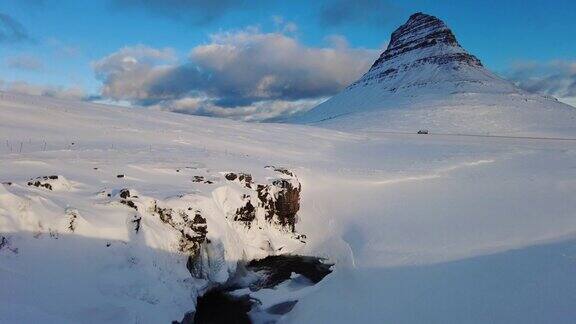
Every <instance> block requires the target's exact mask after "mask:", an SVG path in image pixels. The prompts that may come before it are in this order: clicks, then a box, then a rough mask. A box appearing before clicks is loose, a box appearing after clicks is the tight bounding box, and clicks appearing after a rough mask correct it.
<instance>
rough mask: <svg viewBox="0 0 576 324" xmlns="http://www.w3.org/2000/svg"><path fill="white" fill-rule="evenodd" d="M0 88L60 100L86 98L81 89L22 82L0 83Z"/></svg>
mask: <svg viewBox="0 0 576 324" xmlns="http://www.w3.org/2000/svg"><path fill="white" fill-rule="evenodd" d="M0 88H1V89H2V90H4V91H9V92H14V93H21V94H28V95H35V96H46V97H53V98H60V99H72V100H82V99H83V98H85V97H86V93H85V92H84V90H83V89H81V88H78V87H68V88H67V87H58V86H49V85H38V84H31V83H28V82H23V81H14V82H2V81H0Z"/></svg>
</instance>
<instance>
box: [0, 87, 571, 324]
mask: <svg viewBox="0 0 576 324" xmlns="http://www.w3.org/2000/svg"><path fill="white" fill-rule="evenodd" d="M553 126H554V125H553ZM0 144H1V145H0V182H1V183H2V184H0V236H1V240H2V241H1V243H0V287H1V289H0V300H2V303H0V322H2V323H4V322H6V323H38V322H50V323H95V322H97V323H101V322H117V323H135V322H137V323H162V322H164V323H166V322H169V321H171V320H181V319H182V318H183V317H184V314H185V313H187V312H189V311H193V310H194V309H196V296H197V295H199V294H202V293H204V292H205V291H206V289H207V288H208V287H210V286H213V285H216V284H219V283H222V282H224V281H228V280H229V279H231V277H234V276H241V273H240V272H238V271H236V269H237V266H238V264H239V263H238V262H239V261H240V264H242V261H248V260H251V259H258V258H261V257H265V256H267V255H278V254H285V253H293V254H300V255H312V256H320V257H326V258H328V260H329V262H332V263H335V265H334V267H333V270H334V271H333V273H331V274H330V275H328V276H327V277H325V278H324V279H323V280H322V281H320V282H318V283H317V284H315V285H313V284H311V283H310V282H309V281H308V280H306V279H305V278H303V277H302V276H301V275H297V274H292V275H291V276H290V277H289V278H290V279H288V280H287V281H284V282H282V283H280V284H278V285H277V286H276V287H275V289H269V288H264V289H259V290H258V289H256V291H252V290H250V289H248V288H244V289H240V290H237V291H235V292H234V294H237V295H242V294H250V296H251V297H252V298H257V299H258V300H260V303H256V304H255V305H254V306H253V307H254V311H253V312H252V313H251V316H252V318H253V320H255V321H256V322H258V321H260V322H263V321H265V320H269V319H272V320H278V321H280V322H288V323H345V322H351V321H362V322H378V323H380V322H392V323H463V322H483V323H486V322H501V323H511V322H515V323H530V322H545V321H546V322H555V323H570V322H571V321H572V320H573V318H574V317H575V316H576V312H575V311H574V310H575V309H576V299H575V298H574V296H576V285H575V284H574V282H575V281H574V280H573V279H574V276H575V275H576V266H575V265H576V264H575V261H574V260H575V259H576V250H575V247H576V243H575V242H576V241H575V240H574V237H575V236H574V235H575V233H576V217H575V216H576V214H575V211H576V199H574V192H575V191H576V181H575V180H574V179H576V168H574V161H575V160H576V142H575V141H571V140H551V139H548V140H542V139H530V138H498V137H470V136H453V135H429V136H421V135H415V134H386V133H377V132H373V133H367V132H363V133H361V134H360V133H345V132H339V131H334V130H330V129H325V128H316V127H310V126H300V125H277V124H245V123H240V122H234V121H230V120H220V119H211V118H205V117H194V116H183V115H179V114H172V113H167V112H155V111H149V110H143V109H128V108H119V107H109V106H103V105H95V104H88V103H81V102H68V101H63V100H57V99H50V98H42V97H32V96H23V95H14V94H9V93H0ZM248 174H249V175H250V178H251V179H250V178H248V177H247V175H248ZM250 206H251V207H250ZM296 215H297V216H296ZM292 225H294V227H292ZM303 235H304V236H303ZM191 257H192V258H191ZM232 279H234V278H232ZM248 279H250V277H246V276H244V277H243V279H242V280H248ZM252 288H253V287H252ZM295 300H297V303H296V305H295V306H294V305H293V301H295ZM286 305H290V307H288V306H286ZM292 306H294V308H293V309H292V311H290V312H288V313H287V314H278V313H279V312H280V311H279V309H280V310H284V311H286V310H289V309H288V308H291V307H292ZM280 313H282V312H280Z"/></svg>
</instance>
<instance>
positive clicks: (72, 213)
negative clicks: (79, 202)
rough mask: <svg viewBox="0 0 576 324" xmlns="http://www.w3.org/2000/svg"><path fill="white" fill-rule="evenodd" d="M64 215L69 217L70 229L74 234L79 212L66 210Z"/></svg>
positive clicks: (70, 209)
mask: <svg viewBox="0 0 576 324" xmlns="http://www.w3.org/2000/svg"><path fill="white" fill-rule="evenodd" d="M64 213H65V214H66V216H67V217H68V229H69V230H70V232H72V233H74V231H75V230H76V219H77V218H78V211H77V210H76V209H73V208H66V211H65V212H64Z"/></svg>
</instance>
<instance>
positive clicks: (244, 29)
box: [0, 0, 576, 121]
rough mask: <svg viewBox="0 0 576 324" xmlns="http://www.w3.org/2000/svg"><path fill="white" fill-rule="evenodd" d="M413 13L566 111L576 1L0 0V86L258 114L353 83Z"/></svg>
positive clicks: (575, 68) (202, 111)
mask: <svg viewBox="0 0 576 324" xmlns="http://www.w3.org/2000/svg"><path fill="white" fill-rule="evenodd" d="M415 12H423V13H426V14H430V15H434V16H436V17H438V18H440V19H442V20H443V21H445V22H446V24H447V25H448V27H450V28H451V29H452V30H453V32H454V34H455V35H456V37H457V39H458V41H459V42H460V44H461V45H462V46H463V47H464V48H465V49H466V50H468V51H469V52H470V53H471V54H473V55H475V56H477V57H478V58H479V59H480V60H481V61H482V63H483V64H484V65H485V66H486V67H487V68H488V69H490V70H491V71H493V72H495V73H497V74H498V75H500V76H501V77H503V78H505V79H508V80H511V81H513V82H515V83H516V84H517V85H519V86H520V87H522V88H523V89H525V90H527V91H529V92H533V93H539V94H543V95H549V96H553V97H556V98H558V99H559V100H560V101H562V102H565V103H568V104H570V105H572V106H576V56H575V54H574V53H576V44H574V42H571V41H569V39H568V37H569V35H572V34H574V33H576V3H573V2H571V1H557V2H554V3H552V4H551V3H547V2H544V1H530V3H529V4H527V3H526V2H523V1H507V2H496V1H486V2H482V3H458V2H454V1H442V2H433V1H426V0H415V1H410V2H408V3H401V2H400V1H387V0H386V1H374V0H360V1H355V2H354V3H350V2H347V1H342V0H323V1H320V2H318V3H315V4H308V3H306V2H305V1H294V2H291V3H282V2H271V3H268V2H263V1H251V2H245V1H234V0H232V1H199V0H191V1H187V0H185V1H160V0H148V1H144V0H106V1H87V0H85V1H72V0H65V1H61V2H59V3H58V5H55V4H54V2H53V1H50V0H24V1H17V0H8V1H4V2H3V3H2V4H0V54H1V55H2V60H1V61H0V73H2V78H0V89H2V90H4V91H10V92H18V93H24V94H34V95H46V96H53V97H59V98H71V99H79V100H86V101H96V102H103V103H109V104H116V105H122V106H132V105H133V106H144V107H151V108H155V109H163V108H166V107H169V108H170V110H173V111H177V112H184V113H189V114H197V115H205V116H219V117H227V118H233V119H240V120H247V121H258V120H267V119H272V120H274V119H277V118H282V117H284V116H289V115H291V114H294V113H297V112H300V111H305V110H308V109H310V108H311V107H314V106H315V105H317V104H318V103H320V102H322V101H324V100H326V99H327V98H330V97H331V96H333V95H334V94H336V93H338V92H339V91H341V90H342V89H343V88H345V87H346V86H347V85H348V84H350V83H351V82H353V81H355V80H356V79H358V78H359V77H360V76H361V75H362V74H363V73H364V72H366V71H367V70H368V68H369V67H370V66H371V65H372V63H373V61H374V60H375V59H376V58H377V57H378V56H379V54H380V53H381V52H382V51H383V50H384V49H385V48H386V45H387V42H388V40H389V37H390V34H391V33H392V31H394V30H395V29H396V28H397V27H398V26H400V25H401V24H403V23H404V22H405V21H406V20H407V19H408V17H409V16H410V15H411V14H413V13H415Z"/></svg>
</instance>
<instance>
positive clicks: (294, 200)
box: [256, 179, 302, 232]
mask: <svg viewBox="0 0 576 324" xmlns="http://www.w3.org/2000/svg"><path fill="white" fill-rule="evenodd" d="M295 182H296V183H295ZM301 189H302V187H301V185H300V183H299V182H297V181H291V180H287V179H277V180H274V181H273V182H272V184H271V185H258V186H257V188H256V191H257V193H258V199H259V200H260V203H261V205H262V207H263V208H264V209H265V211H266V214H265V216H264V217H265V219H266V220H267V221H268V222H269V223H271V224H275V225H279V226H280V227H282V228H285V229H287V230H289V231H291V232H294V231H295V225H296V221H297V216H296V214H297V213H298V210H300V191H301Z"/></svg>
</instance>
